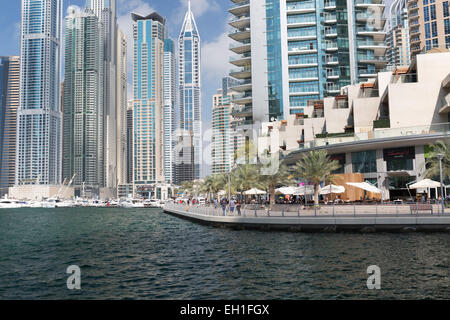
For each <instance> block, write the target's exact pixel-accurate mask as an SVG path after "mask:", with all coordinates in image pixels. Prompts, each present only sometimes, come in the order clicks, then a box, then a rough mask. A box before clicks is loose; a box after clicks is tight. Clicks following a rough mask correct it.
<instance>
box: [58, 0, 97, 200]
mask: <svg viewBox="0 0 450 320" xmlns="http://www.w3.org/2000/svg"><path fill="white" fill-rule="evenodd" d="M101 30H102V26H101V24H100V22H99V19H98V17H97V16H96V15H95V14H94V13H93V12H92V11H89V10H86V11H85V12H81V11H79V9H78V8H76V7H69V9H68V16H67V17H66V23H65V55H64V57H65V63H64V65H65V78H64V126H63V127H64V137H63V178H64V179H66V180H67V181H69V180H71V178H72V176H73V175H74V174H75V179H74V180H73V184H74V186H75V187H78V188H81V186H83V188H84V187H88V188H89V190H92V191H93V193H94V194H97V195H98V194H99V188H101V187H104V181H105V177H104V171H103V166H104V153H103V148H102V143H101V142H102V140H103V132H104V103H103V98H104V82H103V80H104V61H103V43H104V41H103V37H102V32H101Z"/></svg>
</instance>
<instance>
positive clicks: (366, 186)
mask: <svg viewBox="0 0 450 320" xmlns="http://www.w3.org/2000/svg"><path fill="white" fill-rule="evenodd" d="M347 184H348V185H349V186H352V187H356V188H359V189H363V190H366V191H368V192H372V193H381V190H380V189H378V188H377V187H375V186H374V185H371V184H370V183H367V182H347Z"/></svg>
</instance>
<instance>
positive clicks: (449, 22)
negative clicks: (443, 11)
mask: <svg viewBox="0 0 450 320" xmlns="http://www.w3.org/2000/svg"><path fill="white" fill-rule="evenodd" d="M444 31H445V34H450V19H445V20H444Z"/></svg>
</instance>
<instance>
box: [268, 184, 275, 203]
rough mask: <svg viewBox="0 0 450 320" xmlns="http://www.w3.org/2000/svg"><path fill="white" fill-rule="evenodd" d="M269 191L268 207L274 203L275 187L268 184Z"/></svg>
mask: <svg viewBox="0 0 450 320" xmlns="http://www.w3.org/2000/svg"><path fill="white" fill-rule="evenodd" d="M269 193H270V207H271V208H272V206H273V205H274V204H275V187H273V186H270V187H269Z"/></svg>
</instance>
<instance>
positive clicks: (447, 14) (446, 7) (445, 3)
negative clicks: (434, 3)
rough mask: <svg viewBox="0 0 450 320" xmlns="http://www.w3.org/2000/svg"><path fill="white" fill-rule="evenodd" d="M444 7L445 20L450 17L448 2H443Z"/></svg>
mask: <svg viewBox="0 0 450 320" xmlns="http://www.w3.org/2000/svg"><path fill="white" fill-rule="evenodd" d="M442 7H443V14H444V18H445V17H448V16H449V15H450V14H449V11H448V1H445V2H443V3H442Z"/></svg>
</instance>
